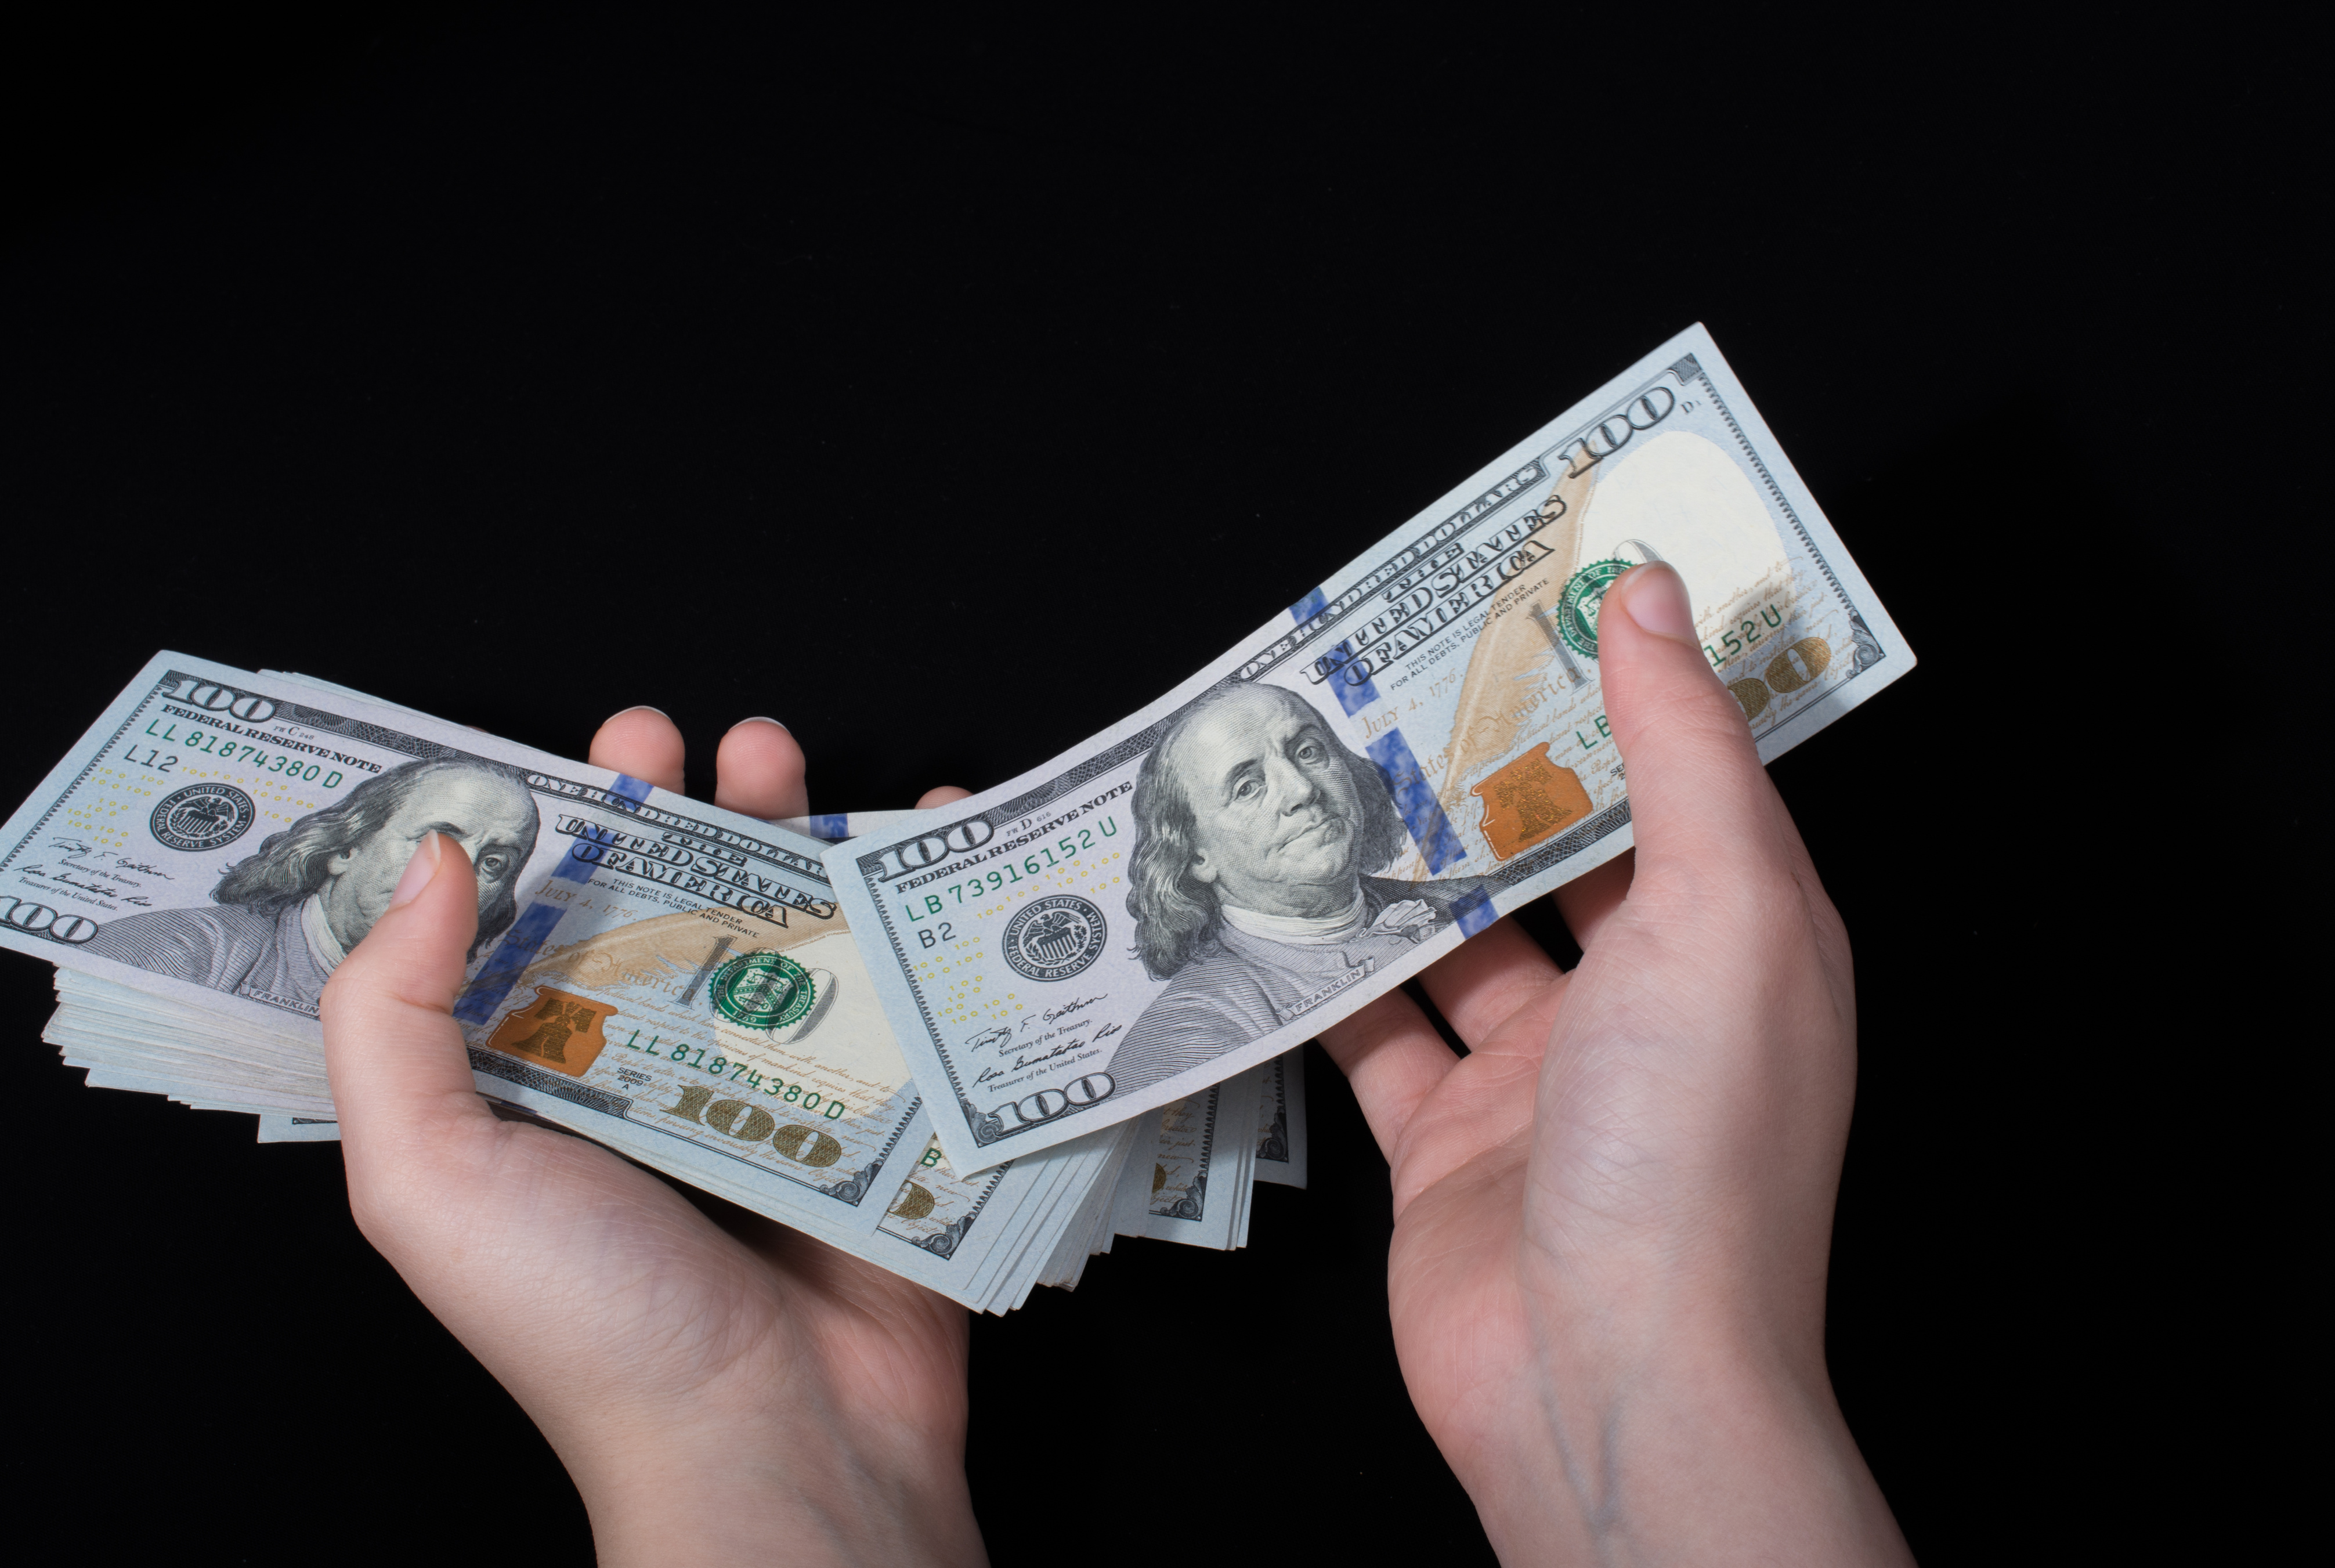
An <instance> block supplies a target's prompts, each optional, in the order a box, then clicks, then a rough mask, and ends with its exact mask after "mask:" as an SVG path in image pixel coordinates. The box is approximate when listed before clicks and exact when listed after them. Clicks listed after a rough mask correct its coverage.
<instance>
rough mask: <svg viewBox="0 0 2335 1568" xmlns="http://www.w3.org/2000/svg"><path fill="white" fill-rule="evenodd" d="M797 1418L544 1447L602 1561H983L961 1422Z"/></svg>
mask: <svg viewBox="0 0 2335 1568" xmlns="http://www.w3.org/2000/svg"><path fill="white" fill-rule="evenodd" d="M796 1415H797V1416H798V1417H799V1418H792V1419H790V1418H788V1417H787V1416H786V1415H783V1414H782V1415H780V1416H776V1417H773V1418H767V1419H757V1420H753V1421H747V1422H740V1423H733V1424H728V1425H722V1424H715V1423H711V1422H705V1421H702V1420H683V1421H678V1422H673V1423H665V1424H661V1425H654V1426H651V1425H645V1424H644V1425H637V1426H636V1425H632V1424H627V1423H622V1422H613V1421H609V1420H607V1419H606V1418H602V1419H601V1420H599V1421H596V1423H595V1430H594V1432H593V1434H592V1437H591V1438H590V1440H589V1441H587V1442H580V1443H562V1442H559V1441H558V1440H557V1438H555V1439H554V1446H555V1447H557V1449H558V1450H559V1455H560V1458H561V1461H562V1462H563V1463H564V1464H565V1465H566V1466H567V1471H568V1474H569V1475H570V1476H572V1477H573V1478H574V1479H575V1481H576V1489H577V1490H578V1491H579V1492H580V1493H581V1494H582V1495H583V1498H584V1504H585V1507H586V1510H587V1511H588V1512H589V1514H590V1515H591V1519H592V1535H593V1541H594V1544H595V1546H596V1550H597V1553H598V1557H599V1560H600V1561H601V1562H602V1563H610V1564H634V1563H691V1564H695V1563H758V1564H759V1563H770V1562H784V1563H818V1564H828V1563H833V1564H847V1563H848V1564H859V1563H949V1564H957V1563H984V1562H985V1561H986V1557H985V1554H984V1553H983V1549H982V1545H981V1534H980V1528H979V1526H978V1524H976V1523H975V1521H974V1515H973V1498H972V1494H971V1491H970V1489H969V1488H968V1486H967V1485H966V1482H965V1476H964V1426H963V1423H962V1422H961V1421H960V1422H958V1423H957V1424H956V1425H955V1427H954V1429H953V1430H952V1431H950V1432H946V1433H940V1434H930V1433H921V1432H915V1431H906V1430H889V1429H872V1430H871V1429H866V1428H855V1427H854V1424H852V1423H849V1422H848V1421H838V1420H837V1419H834V1418H831V1417H829V1418H821V1417H820V1416H819V1414H817V1413H814V1412H807V1411H806V1412H798V1413H796Z"/></svg>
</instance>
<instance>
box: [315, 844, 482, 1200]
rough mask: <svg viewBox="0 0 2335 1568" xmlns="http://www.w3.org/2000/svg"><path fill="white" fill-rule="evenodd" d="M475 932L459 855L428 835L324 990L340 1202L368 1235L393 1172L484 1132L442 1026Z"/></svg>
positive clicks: (446, 1026)
mask: <svg viewBox="0 0 2335 1568" xmlns="http://www.w3.org/2000/svg"><path fill="white" fill-rule="evenodd" d="M478 927H479V893H478V879H477V877H476V876H474V875H473V873H472V872H471V870H470V857H468V856H467V855H465V854H463V853H462V847H461V846H460V845H459V844H457V843H455V842H454V841H453V840H452V839H451V838H449V837H446V836H445V835H444V834H441V833H431V834H429V835H427V836H425V837H423V838H422V840H421V843H420V844H419V845H418V846H416V847H415V848H414V851H413V858H412V861H411V862H409V863H408V864H407V866H406V867H405V875H404V876H402V877H401V878H400V879H399V881H398V884H397V890H396V891H395V892H394V893H392V895H390V904H389V908H388V910H387V911H386V912H385V913H383V915H382V917H381V918H380V919H379V920H378V921H376V922H374V924H373V930H372V931H371V932H369V933H367V934H366V935H365V938H364V940H363V941H362V942H360V943H358V944H357V948H356V951H355V952H354V953H350V954H349V956H348V958H347V959H346V960H345V961H344V963H342V964H341V966H340V967H339V968H338V969H336V970H334V972H333V978H332V982H331V983H329V984H328V985H326V986H325V999H324V1009H323V1013H324V1025H325V1070H326V1071H327V1072H328V1073H330V1075H331V1077H332V1083H333V1103H334V1106H335V1107H336V1108H338V1114H339V1118H340V1123H341V1138H342V1145H343V1149H342V1152H343V1156H344V1158H345V1159H346V1161H347V1163H348V1169H349V1191H350V1196H351V1199H352V1201H353V1202H354V1204H355V1205H356V1207H357V1211H358V1219H359V1223H360V1224H365V1225H366V1229H367V1231H368V1234H370V1233H371V1230H372V1228H373V1227H372V1226H371V1224H366V1221H367V1217H368V1212H367V1211H368V1208H369V1206H370V1205H371V1204H372V1200H373V1198H375V1197H377V1196H378V1195H379V1194H380V1193H381V1191H382V1190H383V1186H384V1182H385V1180H386V1178H387V1177H388V1176H390V1174H391V1172H392V1170H393V1169H394V1167H396V1166H399V1165H402V1164H403V1163H404V1162H405V1161H406V1160H408V1159H410V1158H412V1157H429V1156H430V1155H431V1153H432V1151H433V1150H442V1149H443V1147H444V1144H445V1141H446V1140H447V1139H450V1138H460V1137H464V1136H466V1135H474V1134H475V1133H476V1132H477V1131H478V1130H480V1129H481V1128H492V1127H493V1126H494V1125H495V1119H494V1113H493V1112H492V1111H490V1110H489V1109H488V1108H487V1106H486V1102H485V1101H484V1100H481V1099H480V1098H479V1095H478V1090H477V1089H476V1088H475V1087H474V1086H473V1083H472V1081H471V1078H470V1055H469V1053H468V1052H467V1051H466V1050H464V1049H463V1045H462V1031H461V1030H460V1027H459V1026H457V1025H456V1023H455V1022H454V1018H453V1006H454V992H456V991H457V990H458V989H460V986H461V983H462V968H463V954H464V953H465V952H466V950H467V949H468V948H469V947H470V940H471V938H472V936H473V935H474V934H476V933H477V931H478ZM374 1212H376V1213H377V1212H378V1210H377V1209H376V1210H375V1211H374Z"/></svg>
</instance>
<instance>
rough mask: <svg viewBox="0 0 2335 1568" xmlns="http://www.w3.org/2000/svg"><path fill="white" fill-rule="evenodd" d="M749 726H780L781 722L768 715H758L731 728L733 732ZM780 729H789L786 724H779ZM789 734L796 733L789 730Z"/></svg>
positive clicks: (740, 721)
mask: <svg viewBox="0 0 2335 1568" xmlns="http://www.w3.org/2000/svg"><path fill="white" fill-rule="evenodd" d="M749 724H779V721H777V720H776V719H773V718H771V717H770V715H768V714H766V713H764V714H757V715H755V716H754V717H753V718H751V719H741V720H739V721H737V722H736V723H735V724H732V725H731V726H730V728H732V730H742V729H744V728H745V727H746V726H747V725H749ZM779 728H780V729H781V730H787V727H786V726H785V725H784V724H779ZM787 733H788V734H790V735H791V734H793V733H794V731H792V730H787Z"/></svg>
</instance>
